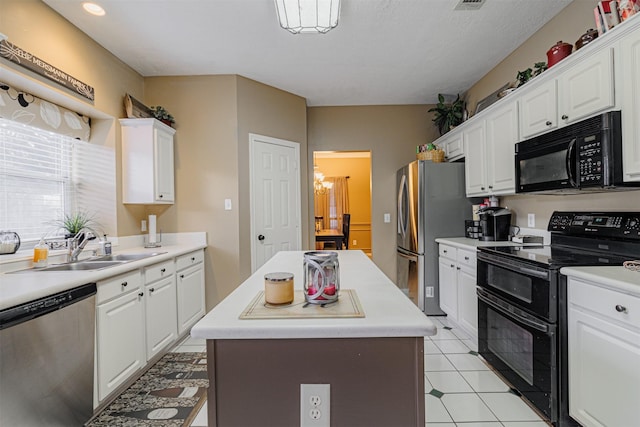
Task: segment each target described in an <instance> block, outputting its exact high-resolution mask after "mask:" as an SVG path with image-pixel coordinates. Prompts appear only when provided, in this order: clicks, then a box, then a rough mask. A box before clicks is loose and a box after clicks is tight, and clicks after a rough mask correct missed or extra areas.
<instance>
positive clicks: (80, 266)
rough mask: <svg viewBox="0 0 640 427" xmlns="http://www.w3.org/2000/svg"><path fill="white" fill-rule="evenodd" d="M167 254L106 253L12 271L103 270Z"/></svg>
mask: <svg viewBox="0 0 640 427" xmlns="http://www.w3.org/2000/svg"><path fill="white" fill-rule="evenodd" d="M162 254H166V252H146V253H132V254H117V255H105V256H101V257H97V258H88V259H85V260H82V261H76V262H69V263H65V264H55V265H51V266H49V267H44V268H29V269H26V270H19V271H12V272H10V273H34V272H48V271H90V270H102V269H103V268H109V267H114V266H116V265H121V264H125V263H127V262H132V261H137V260H140V259H145V258H151V257H153V256H156V255H162Z"/></svg>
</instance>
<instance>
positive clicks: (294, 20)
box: [275, 0, 340, 34]
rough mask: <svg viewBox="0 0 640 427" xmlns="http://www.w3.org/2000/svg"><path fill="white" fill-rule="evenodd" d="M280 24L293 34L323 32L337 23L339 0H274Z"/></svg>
mask: <svg viewBox="0 0 640 427" xmlns="http://www.w3.org/2000/svg"><path fill="white" fill-rule="evenodd" d="M275 2H276V11H277V12H278V19H279V20H280V26H281V27H282V28H284V29H285V30H287V31H289V32H292V33H293V34H299V33H321V34H324V33H326V32H328V31H329V30H330V29H332V28H335V27H336V26H337V25H338V16H339V15H340V0H275Z"/></svg>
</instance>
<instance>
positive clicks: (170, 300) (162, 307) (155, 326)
mask: <svg viewBox="0 0 640 427" xmlns="http://www.w3.org/2000/svg"><path fill="white" fill-rule="evenodd" d="M145 298H146V301H145V303H146V307H145V309H146V318H147V319H146V320H147V322H146V325H147V360H149V359H151V358H152V357H153V356H155V355H156V354H158V352H160V350H162V349H164V348H165V347H166V346H167V345H169V344H171V343H173V342H174V341H175V340H176V339H177V338H178V313H177V306H176V281H175V276H173V275H172V276H171V277H167V278H166V279H162V280H159V281H157V282H155V283H152V284H149V285H147V286H146V287H145Z"/></svg>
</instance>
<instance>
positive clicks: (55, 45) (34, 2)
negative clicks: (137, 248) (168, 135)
mask: <svg viewBox="0 0 640 427" xmlns="http://www.w3.org/2000/svg"><path fill="white" fill-rule="evenodd" d="M0 32H2V33H3V34H5V35H6V36H8V41H10V42H11V43H14V44H16V45H17V46H18V47H20V48H22V49H24V50H26V51H28V52H30V53H32V54H34V55H35V56H37V57H39V58H40V59H42V60H44V61H46V62H48V63H49V64H51V65H53V66H55V67H58V68H60V69H61V70H63V71H64V72H66V73H68V74H70V75H72V76H73V77H75V78H77V79H79V80H81V81H83V82H85V83H87V84H89V85H90V86H93V87H94V89H95V103H94V104H93V105H91V103H90V102H89V101H85V100H84V98H80V97H77V96H74V95H71V94H70V92H68V91H66V90H64V89H61V87H60V86H58V85H57V84H55V83H53V82H51V81H49V80H47V79H44V78H41V77H39V76H36V75H35V74H32V73H30V72H29V71H27V70H25V69H24V68H21V67H19V66H16V65H14V64H12V63H10V62H9V61H6V60H4V59H0V80H5V81H6V80H7V79H8V80H11V79H12V78H11V76H10V75H9V74H10V73H11V74H14V73H15V75H17V76H19V77H20V78H24V79H26V80H28V81H34V82H38V81H39V82H40V84H39V85H37V87H36V90H31V89H30V90H31V91H32V92H33V93H34V94H35V95H38V96H41V97H44V98H46V99H50V100H53V101H54V102H58V103H60V104H61V105H65V106H69V107H71V108H73V109H75V110H76V111H81V112H83V113H87V114H90V115H91V116H94V117H95V115H94V114H93V112H95V110H99V111H100V112H101V113H103V114H100V117H102V119H97V120H94V121H93V128H94V132H93V136H92V139H91V142H92V143H96V144H100V145H105V146H108V147H114V148H115V150H116V181H117V182H116V191H117V198H116V200H117V217H118V223H117V224H118V225H117V230H108V232H109V233H110V234H116V233H117V235H119V236H126V235H131V234H138V233H139V230H140V223H139V222H138V221H137V217H139V216H141V215H142V212H143V209H142V207H140V206H124V205H122V203H121V200H122V173H121V166H120V165H121V153H120V131H119V127H118V126H117V125H116V124H115V123H114V120H113V118H114V117H115V118H118V117H123V114H124V107H123V96H124V94H125V93H130V94H132V95H133V96H134V97H136V98H139V99H142V95H143V88H144V86H143V85H144V81H143V79H142V77H141V76H140V75H139V74H138V73H136V72H135V71H134V70H133V69H131V68H130V67H129V66H127V65H126V64H124V63H123V62H122V61H120V60H119V59H117V58H116V57H114V56H113V55H112V54H111V53H109V52H108V51H107V50H106V49H104V48H103V47H101V46H100V45H99V44H97V43H96V42H95V41H93V40H92V39H90V38H89V37H87V36H86V35H85V34H84V33H83V32H81V31H80V30H79V29H77V28H76V27H74V26H73V25H71V24H69V22H68V21H67V20H65V19H64V18H62V17H61V16H60V15H58V14H57V13H56V12H54V11H53V10H52V9H50V8H49V7H48V6H46V5H45V4H43V3H42V2H41V1H40V0H0ZM9 70H11V71H9ZM108 116H111V118H108Z"/></svg>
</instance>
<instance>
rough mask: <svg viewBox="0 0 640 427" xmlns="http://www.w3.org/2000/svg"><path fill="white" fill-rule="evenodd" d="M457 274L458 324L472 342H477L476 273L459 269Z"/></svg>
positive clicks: (466, 269)
mask: <svg viewBox="0 0 640 427" xmlns="http://www.w3.org/2000/svg"><path fill="white" fill-rule="evenodd" d="M457 272H458V278H457V279H458V324H459V325H460V326H461V327H462V329H464V331H465V332H467V333H468V334H469V335H471V337H472V338H473V340H474V341H475V342H476V345H477V340H478V297H477V295H476V282H477V280H476V272H475V271H474V270H471V269H468V268H464V267H461V268H460V269H459V270H457Z"/></svg>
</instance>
